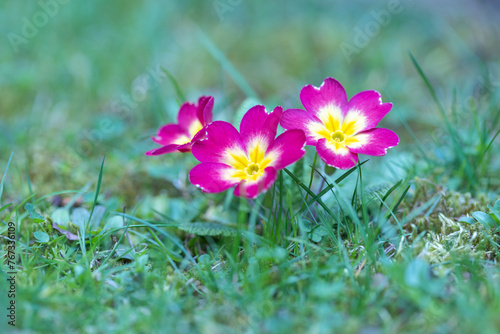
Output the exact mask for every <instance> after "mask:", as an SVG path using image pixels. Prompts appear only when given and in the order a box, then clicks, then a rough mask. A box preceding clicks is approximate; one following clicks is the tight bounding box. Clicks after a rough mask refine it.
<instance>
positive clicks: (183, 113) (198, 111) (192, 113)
mask: <svg viewBox="0 0 500 334" xmlns="http://www.w3.org/2000/svg"><path fill="white" fill-rule="evenodd" d="M213 107H214V98H213V97H211V96H202V97H200V98H199V100H198V103H197V104H194V103H191V102H186V103H184V104H183V105H182V106H181V108H180V109H179V114H178V115H177V124H166V125H164V126H162V127H161V128H160V129H159V130H158V132H157V133H156V136H154V137H151V139H152V140H153V141H154V142H155V143H158V144H160V145H162V147H160V148H156V149H154V150H151V151H148V152H146V155H160V154H166V153H172V152H190V151H191V145H192V143H193V142H195V141H196V140H198V139H200V136H201V135H202V134H203V133H204V132H203V131H200V130H201V129H203V127H205V126H206V125H208V124H210V123H211V122H212V109H213Z"/></svg>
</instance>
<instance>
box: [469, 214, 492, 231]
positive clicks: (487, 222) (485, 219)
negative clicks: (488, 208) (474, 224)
mask: <svg viewBox="0 0 500 334" xmlns="http://www.w3.org/2000/svg"><path fill="white" fill-rule="evenodd" d="M472 217H474V218H475V219H476V220H477V221H478V222H480V223H481V224H483V225H484V227H487V228H491V227H495V226H496V224H495V221H494V220H493V218H491V216H490V215H489V214H487V213H484V212H481V211H475V212H473V213H472Z"/></svg>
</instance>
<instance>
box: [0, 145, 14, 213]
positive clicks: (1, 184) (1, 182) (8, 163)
mask: <svg viewBox="0 0 500 334" xmlns="http://www.w3.org/2000/svg"><path fill="white" fill-rule="evenodd" d="M13 155H14V152H12V153H11V154H10V158H9V161H8V162H7V167H6V168H5V173H4V174H3V177H2V181H0V203H2V194H3V183H4V181H5V176H7V171H8V170H9V166H10V162H11V161H12V156H13Z"/></svg>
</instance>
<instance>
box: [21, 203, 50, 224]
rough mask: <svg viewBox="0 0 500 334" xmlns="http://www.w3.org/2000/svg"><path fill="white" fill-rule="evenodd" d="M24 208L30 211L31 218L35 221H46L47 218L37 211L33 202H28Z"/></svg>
mask: <svg viewBox="0 0 500 334" xmlns="http://www.w3.org/2000/svg"><path fill="white" fill-rule="evenodd" d="M24 208H25V209H26V211H28V212H29V213H30V218H31V220H33V221H34V222H35V223H41V222H44V221H45V218H44V217H43V216H42V215H40V214H38V213H36V212H35V207H34V206H33V204H31V203H26V205H25V206H24Z"/></svg>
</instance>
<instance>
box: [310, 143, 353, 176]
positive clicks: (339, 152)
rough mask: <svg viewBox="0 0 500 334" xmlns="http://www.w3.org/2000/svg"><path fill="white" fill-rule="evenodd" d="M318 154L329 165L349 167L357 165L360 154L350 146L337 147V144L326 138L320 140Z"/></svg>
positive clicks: (342, 167)
mask: <svg viewBox="0 0 500 334" xmlns="http://www.w3.org/2000/svg"><path fill="white" fill-rule="evenodd" d="M316 149H317V151H318V155H319V157H320V158H321V160H323V161H324V162H325V163H326V164H327V165H330V166H333V167H336V168H340V169H349V168H351V167H354V166H356V163H357V162H358V155H357V154H356V153H353V152H351V151H350V150H349V149H348V148H340V149H336V147H335V145H333V144H331V143H329V142H328V141H327V140H326V139H325V138H322V139H320V140H319V141H318V145H317V146H316Z"/></svg>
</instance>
